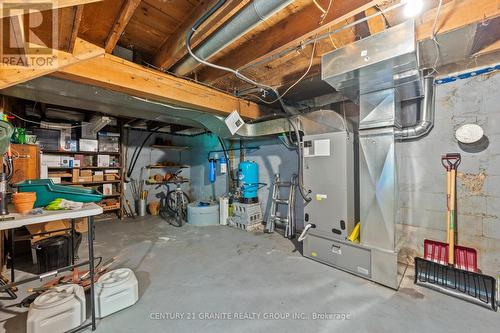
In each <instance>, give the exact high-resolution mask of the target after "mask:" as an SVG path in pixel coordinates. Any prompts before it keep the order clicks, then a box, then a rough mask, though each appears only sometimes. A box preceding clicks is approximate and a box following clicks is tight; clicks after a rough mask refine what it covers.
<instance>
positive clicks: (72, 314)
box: [26, 284, 85, 333]
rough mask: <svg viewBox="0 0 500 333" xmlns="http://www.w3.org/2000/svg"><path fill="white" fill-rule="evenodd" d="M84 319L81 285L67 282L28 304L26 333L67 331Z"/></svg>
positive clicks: (83, 295) (83, 296) (83, 300)
mask: <svg viewBox="0 0 500 333" xmlns="http://www.w3.org/2000/svg"><path fill="white" fill-rule="evenodd" d="M84 321H85V292H84V290H83V287H81V286H79V285H76V284H68V285H63V286H58V287H54V288H52V289H50V290H48V291H46V292H44V293H43V294H41V295H40V296H38V297H37V298H36V299H35V301H34V302H33V303H32V304H31V305H30V308H29V311H28V319H27V322H26V328H27V332H28V333H55V332H67V331H69V330H72V329H74V328H76V327H78V326H80V325H81V324H82V323H83V322H84Z"/></svg>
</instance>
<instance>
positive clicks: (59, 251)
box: [33, 236, 76, 274]
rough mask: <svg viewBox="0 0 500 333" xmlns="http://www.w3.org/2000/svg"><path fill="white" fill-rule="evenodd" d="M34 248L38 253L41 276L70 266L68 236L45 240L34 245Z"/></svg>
mask: <svg viewBox="0 0 500 333" xmlns="http://www.w3.org/2000/svg"><path fill="white" fill-rule="evenodd" d="M75 243H76V240H75ZM33 248H34V249H35V251H36V259H37V263H38V273H39V274H41V273H45V272H50V271H53V270H56V269H58V268H61V267H65V266H68V265H70V252H69V250H70V241H69V238H68V237H66V236H56V237H50V238H46V239H43V240H41V241H39V242H36V243H35V244H33Z"/></svg>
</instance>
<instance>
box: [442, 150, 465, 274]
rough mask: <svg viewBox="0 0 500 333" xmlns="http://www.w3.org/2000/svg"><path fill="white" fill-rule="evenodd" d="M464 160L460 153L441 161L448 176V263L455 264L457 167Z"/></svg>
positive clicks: (447, 155)
mask: <svg viewBox="0 0 500 333" xmlns="http://www.w3.org/2000/svg"><path fill="white" fill-rule="evenodd" d="M461 161H462V157H461V156H460V154H458V153H454V154H446V155H443V156H442V157H441V163H442V164H443V166H444V167H445V168H446V178H447V190H448V194H447V198H448V212H447V214H446V217H447V228H446V230H447V239H448V264H449V265H454V264H455V240H456V219H457V217H456V210H455V206H456V192H457V189H456V184H457V168H458V166H459V165H460V162H461Z"/></svg>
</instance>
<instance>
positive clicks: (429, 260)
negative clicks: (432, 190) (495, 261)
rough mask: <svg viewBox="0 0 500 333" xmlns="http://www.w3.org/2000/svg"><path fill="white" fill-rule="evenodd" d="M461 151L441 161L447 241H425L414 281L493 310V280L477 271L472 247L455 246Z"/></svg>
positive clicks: (417, 262) (494, 303) (474, 251)
mask: <svg viewBox="0 0 500 333" xmlns="http://www.w3.org/2000/svg"><path fill="white" fill-rule="evenodd" d="M460 161H461V156H460V154H446V155H444V156H442V158H441V163H442V164H443V166H444V167H445V169H446V179H447V186H446V188H447V194H446V198H447V207H448V210H447V214H446V227H447V228H446V229H447V234H446V235H447V241H448V243H442V242H437V241H432V240H427V239H426V240H425V241H424V259H423V258H415V280H414V283H415V284H421V285H424V286H427V287H429V288H432V289H437V290H439V291H442V292H445V293H447V294H451V295H453V296H456V297H459V298H462V299H465V300H468V301H471V302H474V303H477V304H480V305H483V306H487V307H489V308H491V309H493V310H495V311H496V309H497V304H496V302H495V285H496V283H495V279H494V278H492V277H491V276H487V275H483V274H479V273H477V252H476V250H475V249H472V248H467V247H463V246H456V245H455V240H456V211H455V206H456V172H457V168H458V165H459V164H460Z"/></svg>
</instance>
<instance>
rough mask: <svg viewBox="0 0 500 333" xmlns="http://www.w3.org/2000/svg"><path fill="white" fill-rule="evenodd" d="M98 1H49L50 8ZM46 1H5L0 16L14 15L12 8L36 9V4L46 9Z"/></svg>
mask: <svg viewBox="0 0 500 333" xmlns="http://www.w3.org/2000/svg"><path fill="white" fill-rule="evenodd" d="M99 1H103V0H58V1H53V2H52V3H51V9H58V8H65V7H72V6H79V5H85V4H88V3H93V2H99ZM47 3H48V1H47V0H31V1H15V2H14V1H12V2H8V1H5V2H3V3H2V5H1V6H0V18H4V17H9V16H13V15H16V14H14V12H13V11H12V9H22V10H29V9H37V8H38V7H37V6H41V7H40V8H43V10H47V7H46V6H47Z"/></svg>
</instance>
